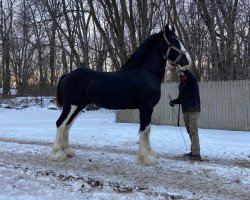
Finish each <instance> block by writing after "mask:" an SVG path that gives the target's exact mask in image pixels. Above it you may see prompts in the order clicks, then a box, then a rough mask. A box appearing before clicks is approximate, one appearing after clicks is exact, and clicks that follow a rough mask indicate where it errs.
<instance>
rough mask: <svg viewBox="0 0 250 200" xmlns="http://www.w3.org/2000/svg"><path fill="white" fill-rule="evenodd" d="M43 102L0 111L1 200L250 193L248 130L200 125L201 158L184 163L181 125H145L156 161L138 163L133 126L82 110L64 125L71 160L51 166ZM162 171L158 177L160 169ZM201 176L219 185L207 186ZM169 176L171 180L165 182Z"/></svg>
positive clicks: (51, 113) (51, 119) (49, 113)
mask: <svg viewBox="0 0 250 200" xmlns="http://www.w3.org/2000/svg"><path fill="white" fill-rule="evenodd" d="M48 107H49V108H54V107H53V105H51V104H50V105H49V106H48ZM48 107H44V108H39V107H36V106H32V107H29V108H25V109H22V110H16V109H5V108H0V119H1V121H0V127H1V129H0V200H1V199H4V200H5V199H8V200H12V199H13V200H14V199H15V200H17V199H20V200H23V199H25V200H27V199H29V200H32V199H36V200H38V199H46V200H47V199H71V200H75V199H171V198H179V199H191V198H196V199H217V198H218V197H219V196H220V192H219V191H220V190H222V191H223V190H225V191H226V190H227V188H228V190H229V189H230V190H231V188H235V187H238V188H240V189H242V191H243V193H244V192H245V194H246V195H245V198H246V199H249V198H248V197H250V194H249V193H247V190H248V191H250V165H249V162H250V132H241V131H228V130H226V131H224V130H208V129H199V135H200V144H201V155H202V157H203V158H204V160H205V161H204V162H195V163H190V162H189V161H183V160H178V158H179V157H180V156H181V155H182V154H183V153H186V152H189V146H190V142H189V138H188V136H187V133H186V130H185V128H184V127H171V126H160V125H152V127H151V138H150V140H151V145H152V147H153V149H154V150H155V151H156V152H158V153H160V155H161V158H160V162H159V165H158V166H150V167H144V166H137V165H136V164H135V156H136V151H137V148H138V139H139V135H138V129H139V125H138V124H128V123H115V112H114V111H109V110H104V109H101V110H98V111H85V112H83V113H81V115H80V116H79V117H78V118H77V120H76V122H75V123H74V125H73V127H72V128H71V130H70V136H69V137H70V139H69V140H70V145H71V146H73V149H74V150H75V151H76V157H73V158H70V159H69V160H68V161H67V162H64V163H55V162H52V161H50V160H49V156H50V151H51V146H52V143H53V142H54V139H55V133H56V127H55V121H56V120H57V118H58V117H59V115H60V112H61V111H60V110H54V109H52V110H51V109H49V108H48ZM167 169H168V170H167ZM165 170H166V171H165ZM169 171H171V172H172V173H173V174H172V175H173V176H172V177H169V179H168V180H166V181H165V180H164V179H163V177H161V175H159V174H160V173H163V172H164V173H168V172H169ZM144 173H145V174H144ZM140 174H144V175H143V176H144V177H143V178H141V179H140ZM182 176H183V177H186V178H187V180H181V177H182ZM155 177H157V179H159V180H155ZM203 177H204V179H205V178H207V180H208V182H209V181H212V182H214V184H219V183H220V185H219V186H221V188H220V190H219V189H218V191H213V190H216V188H212V189H211V188H210V189H209V188H208V187H209V186H207V185H206V184H205V183H204V182H202V179H203ZM161 178H162V179H163V180H161ZM174 178H176V181H175V182H178V181H179V182H178V185H177V183H176V185H174V184H172V185H171V184H169V181H171V179H174ZM191 179H192V181H193V183H192V184H190V181H191ZM143 181H145V184H144V182H143ZM151 181H152V182H151ZM173 181H174V180H173ZM196 181H197V182H196ZM199 181H200V182H199ZM216 181H218V183H216ZM156 183H159V184H156ZM201 183H202V184H203V183H204V184H205V186H202V185H199V184H201ZM182 184H183V186H181V185H182ZM188 184H189V187H186V185H188ZM208 185H209V184H208ZM143 187H145V188H143ZM203 187H204V191H199V190H201V189H202V188H203ZM211 187H212V186H211ZM131 188H132V189H131ZM206 188H208V189H206ZM205 189H206V191H207V192H206V191H205ZM210 190H211V191H210ZM131 191H132V192H131ZM192 191H195V192H192ZM242 191H240V192H241V193H242ZM217 193H218V194H217ZM232 193H233V192H232ZM228 195H231V196H228V197H230V198H232V199H234V196H233V195H234V194H228ZM237 195H238V194H237ZM237 195H236V194H235V199H238V198H236V197H237ZM239 195H240V194H239ZM248 195H249V196H248ZM240 197H241V198H242V196H240ZM242 199H244V197H243V198H242Z"/></svg>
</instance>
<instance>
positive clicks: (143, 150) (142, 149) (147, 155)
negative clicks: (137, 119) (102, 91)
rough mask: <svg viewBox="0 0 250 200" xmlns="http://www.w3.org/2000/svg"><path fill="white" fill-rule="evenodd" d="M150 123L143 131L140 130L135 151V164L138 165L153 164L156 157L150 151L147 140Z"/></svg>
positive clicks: (156, 161)
mask: <svg viewBox="0 0 250 200" xmlns="http://www.w3.org/2000/svg"><path fill="white" fill-rule="evenodd" d="M149 133H150V125H148V126H147V127H146V128H145V130H144V131H141V132H140V139H139V148H138V153H137V164H139V165H147V166H148V165H155V164H157V163H158V159H157V158H156V157H155V156H154V155H153V154H152V153H151V152H150V148H151V146H150V142H149Z"/></svg>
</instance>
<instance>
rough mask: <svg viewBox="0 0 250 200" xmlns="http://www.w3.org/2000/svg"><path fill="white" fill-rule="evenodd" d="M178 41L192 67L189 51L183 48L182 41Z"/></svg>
mask: <svg viewBox="0 0 250 200" xmlns="http://www.w3.org/2000/svg"><path fill="white" fill-rule="evenodd" d="M178 41H179V43H180V45H181V50H182V51H184V53H185V55H186V58H187V60H188V62H189V65H191V62H192V61H191V57H190V55H189V53H188V52H187V50H186V49H185V47H184V46H183V44H182V43H181V42H180V40H178Z"/></svg>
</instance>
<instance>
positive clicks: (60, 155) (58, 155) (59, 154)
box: [51, 149, 68, 162]
mask: <svg viewBox="0 0 250 200" xmlns="http://www.w3.org/2000/svg"><path fill="white" fill-rule="evenodd" d="M67 158H68V156H67V154H66V153H64V151H63V150H62V149H58V150H56V151H55V150H53V151H52V154H51V160H53V161H57V162H63V161H65V160H67Z"/></svg>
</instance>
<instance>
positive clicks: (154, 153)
mask: <svg viewBox="0 0 250 200" xmlns="http://www.w3.org/2000/svg"><path fill="white" fill-rule="evenodd" d="M150 153H151V154H152V155H153V156H154V157H156V158H160V154H159V153H156V152H155V151H154V150H151V151H150Z"/></svg>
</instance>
